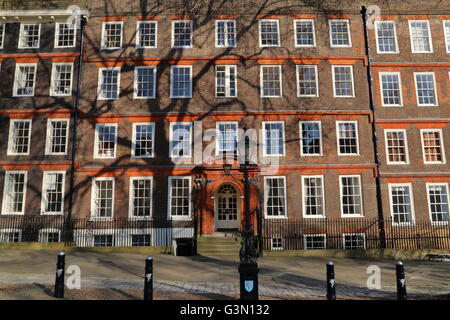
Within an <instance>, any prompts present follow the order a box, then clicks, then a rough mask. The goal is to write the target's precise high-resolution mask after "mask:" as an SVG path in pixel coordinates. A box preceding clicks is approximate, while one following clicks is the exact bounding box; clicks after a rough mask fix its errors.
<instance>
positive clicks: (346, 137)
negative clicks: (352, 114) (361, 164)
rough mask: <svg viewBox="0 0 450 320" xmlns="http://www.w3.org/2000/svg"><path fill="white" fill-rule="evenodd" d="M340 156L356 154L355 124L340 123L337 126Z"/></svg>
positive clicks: (356, 137) (356, 133) (356, 136)
mask: <svg viewBox="0 0 450 320" xmlns="http://www.w3.org/2000/svg"><path fill="white" fill-rule="evenodd" d="M338 128H339V129H338V139H339V153H340V154H358V132H357V129H356V123H353V122H341V123H339V124H338Z"/></svg>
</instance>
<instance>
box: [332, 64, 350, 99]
mask: <svg viewBox="0 0 450 320" xmlns="http://www.w3.org/2000/svg"><path fill="white" fill-rule="evenodd" d="M337 67H346V68H350V76H351V81H352V95H345V96H337V95H336V78H335V69H336V68H337ZM331 74H332V77H333V98H355V97H356V93H355V78H354V75H353V66H352V65H332V66H331Z"/></svg>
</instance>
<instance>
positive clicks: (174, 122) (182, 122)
mask: <svg viewBox="0 0 450 320" xmlns="http://www.w3.org/2000/svg"><path fill="white" fill-rule="evenodd" d="M175 125H189V154H188V155H185V154H183V155H182V156H179V155H178V156H177V155H173V150H174V149H173V147H172V142H173V133H174V132H173V127H174V126H175ZM192 137H193V124H192V122H188V121H171V122H170V130H169V157H170V158H171V159H180V158H192V148H193V146H192V143H193V141H192Z"/></svg>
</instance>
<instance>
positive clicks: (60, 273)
mask: <svg viewBox="0 0 450 320" xmlns="http://www.w3.org/2000/svg"><path fill="white" fill-rule="evenodd" d="M65 260H66V254H65V253H64V252H60V253H58V260H57V262H56V278H55V298H64V272H65V264H66V261H65Z"/></svg>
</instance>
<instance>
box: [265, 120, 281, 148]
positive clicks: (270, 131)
mask: <svg viewBox="0 0 450 320" xmlns="http://www.w3.org/2000/svg"><path fill="white" fill-rule="evenodd" d="M264 131H265V132H264V133H265V153H266V155H273V156H274V155H277V156H281V155H283V154H284V126H283V123H281V122H270V123H265V124H264Z"/></svg>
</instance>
